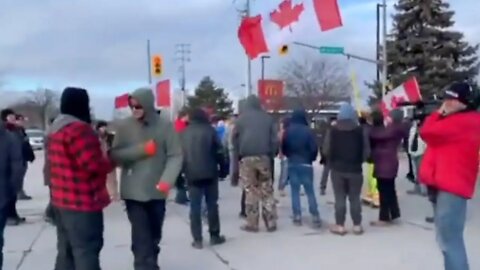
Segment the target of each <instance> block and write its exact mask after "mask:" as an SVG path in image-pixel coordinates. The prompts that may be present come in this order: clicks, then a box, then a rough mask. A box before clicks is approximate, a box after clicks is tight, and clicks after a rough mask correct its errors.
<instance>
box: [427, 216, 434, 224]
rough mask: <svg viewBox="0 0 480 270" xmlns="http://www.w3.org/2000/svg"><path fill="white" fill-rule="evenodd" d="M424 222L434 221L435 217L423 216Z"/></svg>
mask: <svg viewBox="0 0 480 270" xmlns="http://www.w3.org/2000/svg"><path fill="white" fill-rule="evenodd" d="M425 222H427V223H434V222H435V219H434V218H433V217H426V218H425Z"/></svg>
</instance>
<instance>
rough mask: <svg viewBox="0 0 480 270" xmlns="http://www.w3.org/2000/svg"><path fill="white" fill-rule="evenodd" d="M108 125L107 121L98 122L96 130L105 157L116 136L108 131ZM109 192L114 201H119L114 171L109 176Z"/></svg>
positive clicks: (115, 172) (115, 171)
mask: <svg viewBox="0 0 480 270" xmlns="http://www.w3.org/2000/svg"><path fill="white" fill-rule="evenodd" d="M107 128H108V123H107V122H105V121H98V122H97V125H96V130H97V134H98V137H99V139H100V145H101V147H102V150H103V152H104V153H105V155H107V154H108V152H109V151H110V149H111V148H112V144H113V139H114V135H113V134H112V133H110V132H109V131H108V129H107ZM107 190H108V194H109V195H110V199H111V200H112V201H118V200H119V199H120V194H119V193H118V180H117V170H113V171H112V172H111V173H109V174H108V176H107Z"/></svg>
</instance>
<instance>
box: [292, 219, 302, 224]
mask: <svg viewBox="0 0 480 270" xmlns="http://www.w3.org/2000/svg"><path fill="white" fill-rule="evenodd" d="M293 225H295V226H302V218H300V217H295V218H293Z"/></svg>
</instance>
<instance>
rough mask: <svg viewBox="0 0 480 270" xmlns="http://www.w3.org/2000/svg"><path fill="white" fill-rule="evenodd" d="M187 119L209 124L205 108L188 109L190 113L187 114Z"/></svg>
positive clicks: (192, 121)
mask: <svg viewBox="0 0 480 270" xmlns="http://www.w3.org/2000/svg"><path fill="white" fill-rule="evenodd" d="M188 118H189V121H190V122H191V123H192V124H193V123H197V124H210V119H209V117H208V114H207V112H205V110H203V109H200V108H196V109H193V110H191V111H190V114H189V116H188Z"/></svg>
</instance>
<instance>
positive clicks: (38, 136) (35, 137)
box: [25, 129, 45, 150]
mask: <svg viewBox="0 0 480 270" xmlns="http://www.w3.org/2000/svg"><path fill="white" fill-rule="evenodd" d="M25 132H26V133H27V136H28V140H29V142H30V145H31V146H32V148H33V150H42V149H43V141H44V139H45V131H43V130H40V129H27V130H26V131H25Z"/></svg>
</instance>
